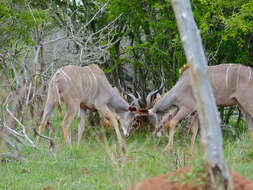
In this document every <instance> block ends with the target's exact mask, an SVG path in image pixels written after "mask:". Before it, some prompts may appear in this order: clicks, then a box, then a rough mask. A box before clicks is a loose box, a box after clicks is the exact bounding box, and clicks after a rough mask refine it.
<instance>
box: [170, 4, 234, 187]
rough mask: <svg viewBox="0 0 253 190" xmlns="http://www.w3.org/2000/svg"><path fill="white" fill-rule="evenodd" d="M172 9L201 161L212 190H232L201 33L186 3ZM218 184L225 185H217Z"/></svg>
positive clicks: (189, 6)
mask: <svg viewBox="0 0 253 190" xmlns="http://www.w3.org/2000/svg"><path fill="white" fill-rule="evenodd" d="M172 6H173V9H174V12H175V14H176V20H177V24H178V29H179V32H180V36H181V41H182V42H183V45H184V51H185V54H186V57H187V62H188V64H189V65H190V75H191V83H192V89H193V93H194V96H195V98H196V102H197V110H198V115H199V119H200V124H201V142H202V145H203V148H204V160H205V162H206V163H207V166H208V168H209V172H210V177H211V182H212V189H215V190H219V189H227V188H229V189H233V185H232V178H231V176H230V174H229V171H228V169H227V167H226V163H225V159H224V152H223V148H222V134H221V129H220V118H219V114H218V110H217V107H216V103H215V98H214V95H213V91H212V88H211V85H210V83H209V81H208V77H207V60H206V57H205V53H204V50H203V46H202V41H201V37H200V31H199V30H198V28H197V25H196V23H195V21H194V17H193V14H192V10H191V5H190V2H189V0H172ZM221 179H222V180H221ZM221 181H222V182H224V183H220V182H221Z"/></svg>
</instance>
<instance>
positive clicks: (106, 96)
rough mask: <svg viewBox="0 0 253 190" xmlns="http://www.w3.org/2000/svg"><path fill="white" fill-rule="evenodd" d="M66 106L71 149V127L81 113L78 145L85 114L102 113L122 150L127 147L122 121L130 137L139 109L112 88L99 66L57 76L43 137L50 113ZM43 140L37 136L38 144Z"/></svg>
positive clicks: (63, 71) (67, 139)
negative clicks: (119, 125)
mask: <svg viewBox="0 0 253 190" xmlns="http://www.w3.org/2000/svg"><path fill="white" fill-rule="evenodd" d="M60 102H64V103H65V105H66V115H65V117H64V119H63V121H62V123H61V129H62V132H63V136H64V139H65V142H66V143H67V144H68V145H70V144H71V141H70V137H69V127H70V124H71V123H72V121H73V119H74V117H75V115H76V112H77V111H78V110H79V109H80V112H79V125H78V144H79V143H80V140H81V137H82V134H83V131H84V126H83V124H84V118H85V111H86V110H88V109H89V110H92V111H98V113H99V115H100V117H102V118H105V119H106V120H107V121H109V122H110V123H111V124H112V126H113V128H114V129H115V132H116V135H117V138H118V141H119V144H120V147H121V149H122V150H123V151H124V150H125V143H124V140H123V138H122V137H121V134H120V130H119V128H118V120H119V121H120V124H121V128H122V130H123V134H124V136H128V135H129V126H130V125H131V123H132V121H133V119H134V113H135V111H136V107H135V106H131V105H129V104H128V102H127V101H126V100H124V99H123V98H122V97H121V96H120V94H119V93H118V92H117V91H116V90H115V89H113V88H112V86H111V85H110V83H109V82H108V80H107V78H106V76H105V74H104V72H103V71H102V70H101V69H100V68H99V67H98V66H97V65H95V64H91V65H89V66H85V67H80V66H75V65H69V66H65V67H63V68H61V69H59V70H57V72H56V73H55V74H54V75H53V77H52V79H51V80H50V83H49V89H48V95H47V100H46V104H45V107H44V112H43V116H42V120H41V123H40V126H39V131H38V133H39V134H41V133H42V131H43V128H44V126H45V124H46V123H47V121H48V119H49V116H50V113H51V112H52V110H53V108H54V107H55V106H56V104H59V103H60ZM38 141H39V136H37V142H38Z"/></svg>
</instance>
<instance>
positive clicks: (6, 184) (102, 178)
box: [0, 118, 253, 190]
mask: <svg viewBox="0 0 253 190" xmlns="http://www.w3.org/2000/svg"><path fill="white" fill-rule="evenodd" d="M51 121H52V123H53V125H54V128H55V132H54V134H53V138H54V140H55V143H56V147H55V153H56V159H55V158H54V157H53V156H52V155H51V153H50V152H49V150H48V142H47V141H46V140H44V139H41V141H40V144H39V148H40V150H35V149H33V148H27V147H26V148H22V149H21V150H22V152H21V153H22V155H23V156H24V157H25V158H26V161H23V162H16V161H9V162H1V163H0V164H1V165H0V189H1V190H7V189H8V190H14V189H17V190H26V189H27V190H30V189H32V190H43V189H44V190H52V189H54V190H56V189H57V190H67V189H68V190H78V189H85V190H112V189H113V190H114V189H115V190H121V189H127V188H128V187H130V186H131V185H133V184H135V183H136V182H138V181H140V180H143V179H146V178H149V177H152V176H155V175H160V174H164V173H166V172H170V171H174V170H176V169H178V168H180V167H183V166H184V165H187V164H189V163H190V162H191V157H190V156H189V155H188V154H187V152H188V149H189V145H190V136H189V137H184V136H183V135H182V134H183V130H184V129H183V128H181V127H178V130H177V132H176V134H175V140H174V150H173V152H172V153H170V154H168V153H167V152H166V151H164V150H165V147H166V144H167V142H168V135H164V136H163V137H162V138H161V139H160V140H158V139H156V138H155V137H153V136H152V133H151V132H147V133H145V134H142V133H139V134H134V135H133V136H132V137H131V138H130V139H128V140H127V142H126V143H127V154H126V155H125V156H122V157H120V156H119V152H120V151H119V149H118V147H119V146H118V144H117V139H116V135H115V134H114V132H113V131H107V132H106V134H105V132H104V130H103V128H102V127H101V128H99V127H96V128H88V129H87V130H86V132H85V135H84V137H83V140H82V146H81V147H80V148H78V147H77V146H76V145H75V144H76V139H75V138H73V139H72V143H73V146H72V147H66V146H65V144H64V141H63V138H62V134H61V131H60V127H59V123H60V122H59V121H60V118H59V119H54V118H53V119H52V120H51ZM76 124H77V123H76V121H75V122H74V123H73V126H76ZM241 125H244V123H242V124H241ZM242 128H244V127H243V126H242ZM75 132H76V129H75V128H74V129H72V136H74V133H75ZM46 133H47V131H45V133H44V134H46ZM230 133H231V134H233V133H234V132H231V130H226V131H225V132H224V135H225V141H224V151H225V157H226V160H227V164H228V166H229V168H230V169H232V170H234V171H236V172H238V173H240V174H242V175H244V176H246V177H247V178H248V179H250V180H253V148H252V143H253V141H252V140H251V138H250V137H249V136H248V135H247V133H245V130H240V131H239V132H238V133H237V135H230ZM94 134H96V135H94ZM104 136H106V138H104ZM197 142H198V143H196V145H195V152H194V157H193V158H194V159H196V158H201V155H202V153H201V152H202V151H201V150H200V145H199V137H198V141H197ZM2 147H3V146H1V147H0V148H2ZM3 151H4V150H3V149H2V150H1V151H0V152H3Z"/></svg>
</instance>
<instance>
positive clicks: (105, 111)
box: [97, 106, 126, 153]
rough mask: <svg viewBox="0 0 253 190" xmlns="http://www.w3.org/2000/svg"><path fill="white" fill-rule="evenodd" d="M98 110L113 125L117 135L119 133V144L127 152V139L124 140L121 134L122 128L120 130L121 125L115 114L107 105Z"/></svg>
mask: <svg viewBox="0 0 253 190" xmlns="http://www.w3.org/2000/svg"><path fill="white" fill-rule="evenodd" d="M97 110H99V115H100V116H101V117H105V118H106V119H107V120H108V121H110V123H111V124H112V125H113V127H114V130H115V132H116V135H117V139H118V142H119V146H120V148H121V150H122V152H123V153H125V152H126V145H125V141H124V140H123V138H122V136H121V134H120V130H119V126H118V121H117V119H116V117H115V115H114V114H113V113H112V112H111V111H110V110H109V108H108V107H107V106H103V107H101V108H97Z"/></svg>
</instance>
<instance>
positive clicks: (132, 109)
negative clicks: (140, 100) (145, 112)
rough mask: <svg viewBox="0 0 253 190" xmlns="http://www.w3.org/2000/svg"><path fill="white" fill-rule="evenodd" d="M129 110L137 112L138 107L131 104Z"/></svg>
mask: <svg viewBox="0 0 253 190" xmlns="http://www.w3.org/2000/svg"><path fill="white" fill-rule="evenodd" d="M128 110H129V111H130V112H136V111H137V108H136V107H135V106H130V107H129V108H128Z"/></svg>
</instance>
